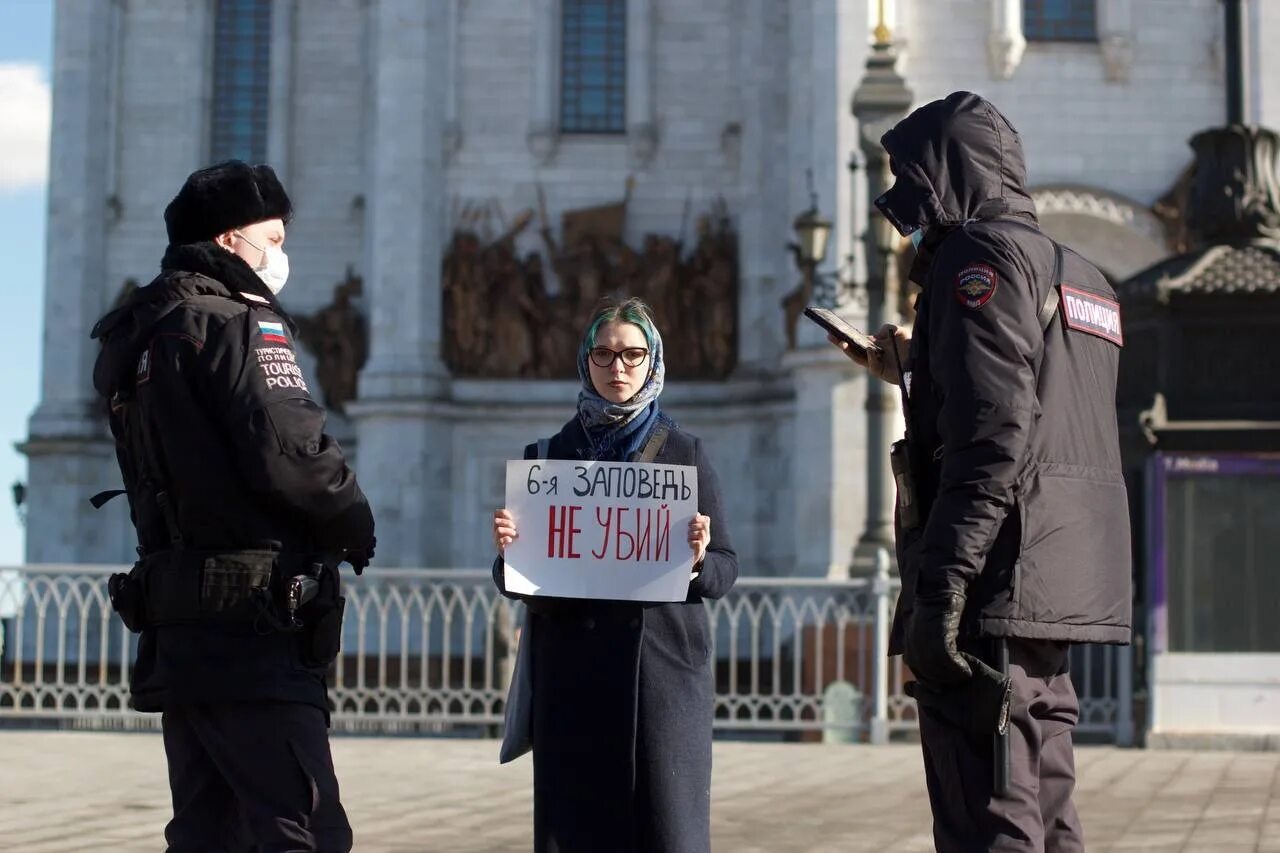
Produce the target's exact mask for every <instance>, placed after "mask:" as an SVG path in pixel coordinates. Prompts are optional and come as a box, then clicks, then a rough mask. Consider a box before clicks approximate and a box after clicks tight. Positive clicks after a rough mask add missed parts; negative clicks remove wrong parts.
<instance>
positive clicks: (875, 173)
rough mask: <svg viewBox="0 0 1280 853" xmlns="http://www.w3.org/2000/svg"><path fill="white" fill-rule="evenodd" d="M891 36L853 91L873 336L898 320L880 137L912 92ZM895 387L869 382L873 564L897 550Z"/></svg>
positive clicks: (867, 551)
mask: <svg viewBox="0 0 1280 853" xmlns="http://www.w3.org/2000/svg"><path fill="white" fill-rule="evenodd" d="M896 62H897V55H896V51H895V49H894V46H893V41H892V35H891V33H890V32H889V30H888V29H887V28H886V27H885V26H884V23H883V22H881V24H880V26H878V27H877V28H876V43H875V45H874V46H873V47H872V52H871V55H870V56H869V57H868V59H867V71H866V74H865V75H864V76H863V78H862V83H861V84H860V85H859V86H858V89H857V91H856V92H854V95H853V114H854V117H855V118H857V120H858V127H859V144H860V146H861V148H862V156H863V162H865V164H866V181H867V197H868V199H870V200H871V203H870V204H869V205H868V207H867V233H866V238H865V240H866V263H867V332H868V333H870V334H874V333H875V331H876V330H877V329H879V328H880V326H881V325H883V324H884V323H889V322H897V321H898V312H897V310H896V301H897V278H898V274H897V264H896V254H895V248H896V246H897V244H898V242H899V240H900V237H899V235H898V234H897V232H896V231H895V230H894V228H893V226H891V225H890V224H889V223H888V221H887V220H886V219H885V218H884V217H883V216H882V215H881V214H880V213H879V211H878V210H877V209H876V207H875V205H874V200H875V199H877V198H879V197H880V194H881V193H882V192H884V191H885V190H886V189H887V188H888V187H889V186H890V185H891V184H892V183H893V176H892V174H891V173H890V171H889V155H888V154H887V153H885V150H884V148H883V147H881V145H880V137H881V136H882V135H883V134H884V133H885V131H887V130H888V129H889V128H890V127H892V126H893V125H894V124H896V123H897V122H898V121H899V120H900V119H901V118H902V117H903V116H905V115H906V112H907V109H908V108H909V107H910V106H911V101H912V98H913V95H912V93H911V90H910V89H908V88H907V85H906V81H905V80H903V79H902V77H901V76H899V75H898V73H897V71H896V70H895V68H894V66H895V64H896ZM897 401H898V394H897V392H896V390H895V389H894V388H893V387H892V386H890V385H887V384H885V383H884V382H880V381H872V382H870V383H869V384H868V386H867V433H866V435H867V458H866V462H867V465H866V472H867V480H866V488H867V492H866V494H867V503H866V509H867V520H866V526H865V528H864V529H863V532H862V537H861V538H860V539H859V541H858V548H857V553H856V555H855V563H857V564H858V565H859V567H862V568H868V569H869V568H870V567H871V566H872V565H873V564H874V563H873V561H874V558H875V553H876V551H877V550H879V549H880V548H887V549H889V550H890V552H892V549H893V504H894V489H893V487H892V483H893V476H892V474H891V472H890V469H889V445H890V443H891V442H892V441H893V439H894V436H893V435H892V434H891V430H892V427H893V425H894V423H895V414H894V413H895V411H896V409H897V407H898V402H897Z"/></svg>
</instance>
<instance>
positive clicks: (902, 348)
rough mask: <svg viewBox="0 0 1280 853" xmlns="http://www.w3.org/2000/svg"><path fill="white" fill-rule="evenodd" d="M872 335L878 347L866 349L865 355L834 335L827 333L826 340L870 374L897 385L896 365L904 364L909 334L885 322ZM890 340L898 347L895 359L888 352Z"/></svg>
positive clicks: (909, 343)
mask: <svg viewBox="0 0 1280 853" xmlns="http://www.w3.org/2000/svg"><path fill="white" fill-rule="evenodd" d="M872 337H873V339H874V340H875V342H876V345H877V346H878V347H880V349H879V350H868V351H867V352H866V354H865V355H864V354H863V353H862V352H860V351H859V350H857V349H854V348H853V347H850V346H849V345H848V344H847V343H845V342H844V341H842V340H840V339H839V338H837V337H836V336H835V335H827V340H829V341H831V343H833V344H835V345H836V346H837V347H839V348H840V349H841V350H843V351H844V354H845V355H847V356H849V358H851V359H853V361H854V363H855V364H858V365H861V366H862V367H865V368H866V369H867V372H868V373H870V374H871V375H872V376H874V377H876V378H877V379H882V380H884V381H885V382H888V383H889V384H890V385H897V384H898V382H899V380H900V377H899V376H898V365H899V364H904V363H905V362H906V360H907V350H908V348H909V347H910V345H911V336H910V335H908V334H907V333H906V331H905V330H903V329H900V328H898V327H897V326H894V325H891V324H885V325H883V326H881V327H880V331H878V332H876V333H875V335H873V336H872ZM891 342H892V345H893V346H896V347H897V348H898V358H897V360H896V361H895V360H894V359H893V358H892V356H891V355H890V354H889V347H890V345H891Z"/></svg>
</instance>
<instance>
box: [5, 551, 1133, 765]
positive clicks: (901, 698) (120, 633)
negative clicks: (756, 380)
mask: <svg viewBox="0 0 1280 853" xmlns="http://www.w3.org/2000/svg"><path fill="white" fill-rule="evenodd" d="M882 563H886V564H885V565H882V567H881V571H880V573H879V575H878V576H877V577H873V578H863V579H855V580H848V581H828V580H822V579H810V580H804V579H782V578H777V579H775V578H742V579H740V580H739V581H738V584H737V585H736V586H735V588H734V589H733V591H732V592H730V594H729V595H727V596H726V597H725V598H723V599H721V600H718V601H708V602H707V603H706V606H707V609H708V614H709V616H710V618H711V625H712V637H713V642H714V653H713V656H714V660H715V679H716V707H715V725H716V728H717V729H720V730H738V731H744V730H755V731H758V732H762V733H764V732H774V733H781V732H791V733H793V734H792V736H793V737H796V736H798V737H800V738H808V739H817V738H820V737H822V733H823V732H826V733H828V735H829V736H833V737H838V738H860V739H867V740H871V741H872V742H883V741H885V740H887V739H888V738H889V736H890V735H891V733H893V732H895V731H903V730H910V729H913V728H914V727H915V703H914V702H913V701H912V700H911V699H909V698H908V697H907V696H905V695H904V693H903V690H902V685H903V681H904V677H905V675H906V673H905V672H904V670H903V667H902V664H901V660H900V659H899V658H888V657H887V656H886V649H887V639H888V628H889V619H890V617H891V615H892V607H893V602H894V599H895V597H896V595H897V580H896V579H891V578H890V577H889V576H888V572H887V561H883V560H882ZM122 570H123V569H122V568H121V567H112V566H48V565H32V566H24V567H16V568H13V569H3V570H0V625H2V626H3V642H4V644H5V645H4V647H3V649H2V650H0V723H3V722H4V721H5V720H22V719H27V720H40V721H57V720H62V721H67V722H68V723H70V724H72V725H75V726H81V727H86V728H119V727H130V728H131V727H149V726H153V725H156V724H157V723H158V717H157V716H156V715H145V714H138V713H136V712H134V711H132V710H130V709H129V707H128V695H129V691H128V683H129V670H130V667H131V665H132V660H133V654H134V649H135V647H136V637H135V636H134V635H132V634H130V633H129V631H128V630H127V629H126V628H125V627H124V625H123V624H121V622H120V620H119V618H118V617H116V616H115V614H114V613H113V612H112V610H111V607H110V603H109V601H108V599H107V592H106V578H107V575H109V574H110V573H111V572H113V571H122ZM344 594H345V595H346V597H347V609H346V618H345V621H344V626H343V641H342V652H341V654H340V655H339V658H338V660H337V662H335V664H334V668H333V670H332V672H331V673H330V686H331V690H330V698H331V701H332V703H333V708H334V713H333V721H334V725H335V727H337V728H343V729H360V730H374V731H455V732H460V733H467V732H473V733H474V732H481V731H490V732H491V731H493V730H494V729H493V727H496V726H497V725H499V724H500V723H501V721H502V710H503V703H504V701H505V698H506V685H507V682H508V679H509V677H510V667H511V663H512V660H513V657H514V653H513V649H514V637H515V633H514V632H515V630H516V629H515V626H516V624H517V621H518V611H519V609H520V605H518V604H515V603H514V602H511V601H509V600H507V599H505V598H503V597H502V596H501V595H499V594H498V593H497V591H496V590H495V589H494V587H493V584H492V582H491V581H490V577H489V572H488V571H487V570H483V571H475V570H458V571H452V570H417V569H371V570H369V571H367V572H366V573H365V574H364V576H363V577H361V578H352V579H350V580H349V582H348V583H347V584H346V586H345V590H344ZM1129 661H1130V658H1129V655H1128V650H1127V649H1116V648H1112V647H1080V648H1077V649H1076V650H1075V652H1074V653H1073V660H1072V664H1073V676H1074V678H1075V681H1076V686H1077V690H1078V692H1079V694H1080V700H1081V726H1080V729H1081V730H1082V731H1088V732H1093V733H1097V734H1102V735H1106V736H1110V737H1112V738H1114V739H1115V740H1117V741H1118V742H1121V743H1128V742H1131V739H1132V736H1133V722H1132V703H1131V695H1132V686H1131V676H1130V666H1129Z"/></svg>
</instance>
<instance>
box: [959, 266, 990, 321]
mask: <svg viewBox="0 0 1280 853" xmlns="http://www.w3.org/2000/svg"><path fill="white" fill-rule="evenodd" d="M999 282H1000V280H999V278H997V277H996V271H995V270H993V269H992V268H991V267H989V266H987V265H986V264H970V265H969V266H967V267H965V268H964V269H962V270H960V272H959V273H958V274H957V275H956V298H957V299H959V300H960V304H961V305H963V306H964V307H966V308H973V309H974V310H977V309H979V308H981V307H982V306H983V305H986V304H987V302H989V301H990V300H991V297H992V296H993V295H994V294H995V292H996V285H997V284H999Z"/></svg>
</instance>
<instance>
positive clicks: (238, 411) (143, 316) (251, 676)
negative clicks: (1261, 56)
mask: <svg viewBox="0 0 1280 853" xmlns="http://www.w3.org/2000/svg"><path fill="white" fill-rule="evenodd" d="M161 270H162V271H161V273H160V275H159V276H158V277H157V278H156V279H155V280H154V281H152V282H151V283H150V284H148V285H147V286H146V287H142V288H139V289H138V290H137V291H135V292H134V293H133V294H132V295H131V296H130V298H129V299H128V300H127V301H126V302H125V304H124V305H122V306H121V307H119V308H117V309H116V310H114V311H112V312H111V313H109V314H108V315H107V316H105V317H103V318H102V320H100V321H99V322H98V324H97V326H95V328H94V331H93V337H94V338H96V339H99V340H100V341H101V343H102V350H101V352H100V354H99V356H98V360H97V363H96V365H95V366H94V385H95V387H96V389H97V391H98V393H99V394H100V395H101V396H102V397H103V399H104V401H107V402H108V403H111V402H112V401H114V405H110V406H109V411H110V423H111V429H112V434H113V435H114V436H115V438H116V441H117V456H118V458H119V461H120V467H121V472H122V474H123V476H124V479H125V486H126V490H127V491H128V492H129V498H130V510H131V517H132V519H133V522H134V526H135V528H136V529H137V532H138V540H139V545H140V548H141V550H142V551H143V553H144V554H145V553H151V552H155V551H160V550H164V549H168V548H170V547H171V531H170V530H169V529H168V527H167V526H166V523H165V519H164V518H163V517H162V513H161V512H159V511H158V510H157V508H156V506H155V504H154V502H153V501H150V502H149V501H146V500H140V499H138V495H139V491H138V485H139V484H138V482H137V480H138V477H137V473H136V472H137V471H138V470H139V463H138V460H136V459H134V458H132V454H131V453H130V450H129V446H130V445H129V442H128V441H127V440H126V436H125V435H124V428H123V421H122V415H121V413H120V409H119V403H120V401H121V400H122V399H125V398H129V397H130V396H132V399H133V400H134V401H135V402H134V414H133V415H131V417H136V418H138V419H140V420H139V421H137V422H142V423H145V432H144V433H143V434H144V435H146V437H147V439H148V441H147V447H148V449H149V450H151V451H152V452H153V453H154V460H155V462H154V464H156V465H159V466H162V467H163V469H164V470H163V471H162V472H161V476H162V477H163V478H164V479H165V480H166V481H167V486H168V492H169V494H170V495H171V496H172V498H173V500H172V504H173V506H174V509H175V511H176V519H177V527H178V528H179V533H180V534H181V537H182V543H183V547H185V548H188V549H200V550H210V549H222V550H227V551H235V550H236V549H260V548H278V549H279V550H281V551H282V552H283V553H285V554H294V555H298V556H307V555H318V554H329V555H332V554H340V553H341V552H342V551H345V550H349V549H362V548H365V547H366V546H368V544H369V542H370V539H371V538H372V536H373V516H372V514H371V512H370V510H369V504H368V501H367V500H366V499H365V496H364V493H363V492H362V491H361V490H360V487H359V485H358V484H357V483H356V478H355V475H354V474H353V473H352V471H351V470H350V468H349V467H348V466H347V464H346V462H345V461H344V459H343V455H342V450H341V448H339V446H338V443H337V442H336V441H334V440H333V439H332V438H330V437H329V436H327V435H325V433H324V422H325V414H324V410H323V409H322V408H321V407H320V406H319V405H318V404H317V403H316V402H315V401H313V400H312V398H311V395H310V393H309V391H308V389H307V384H306V381H305V379H304V378H303V376H302V373H301V371H300V370H299V368H298V365H297V359H296V354H295V351H294V343H293V334H292V331H291V328H290V323H289V321H288V317H287V315H286V314H285V313H284V311H283V309H282V308H281V307H280V305H279V303H278V302H277V301H276V299H275V297H274V296H273V295H272V294H271V292H270V291H269V290H267V289H266V287H265V286H264V285H263V284H262V282H261V280H260V279H259V278H258V277H257V275H256V274H255V273H254V272H253V270H252V269H251V268H250V267H249V266H248V265H247V264H246V263H245V262H244V261H243V260H241V259H240V258H239V257H237V256H235V255H233V254H231V253H230V252H227V251H225V250H223V249H221V248H220V247H218V246H217V245H216V244H213V243H195V244H189V245H183V246H171V247H170V248H169V250H168V252H167V253H166V254H165V257H164V260H163V261H162V262H161ZM293 643H294V638H293V637H292V636H291V635H286V634H268V635H262V634H260V633H259V632H257V631H255V630H254V628H253V626H249V625H243V624H240V625H224V624H200V625H168V626H163V627H160V628H158V629H151V630H147V631H144V633H143V637H142V640H141V642H140V645H139V657H138V665H137V668H136V669H135V673H134V684H133V687H134V702H135V705H136V706H137V707H138V708H139V709H141V710H159V709H160V708H161V707H162V706H163V704H164V703H165V702H166V701H174V700H177V701H233V700H237V699H280V700H290V701H308V702H312V703H314V704H319V705H321V706H322V707H323V705H324V701H325V700H324V685H323V680H322V676H323V673H322V672H314V671H309V670H306V669H305V668H302V667H300V665H299V664H298V662H297V656H296V654H295V649H294V648H293Z"/></svg>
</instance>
